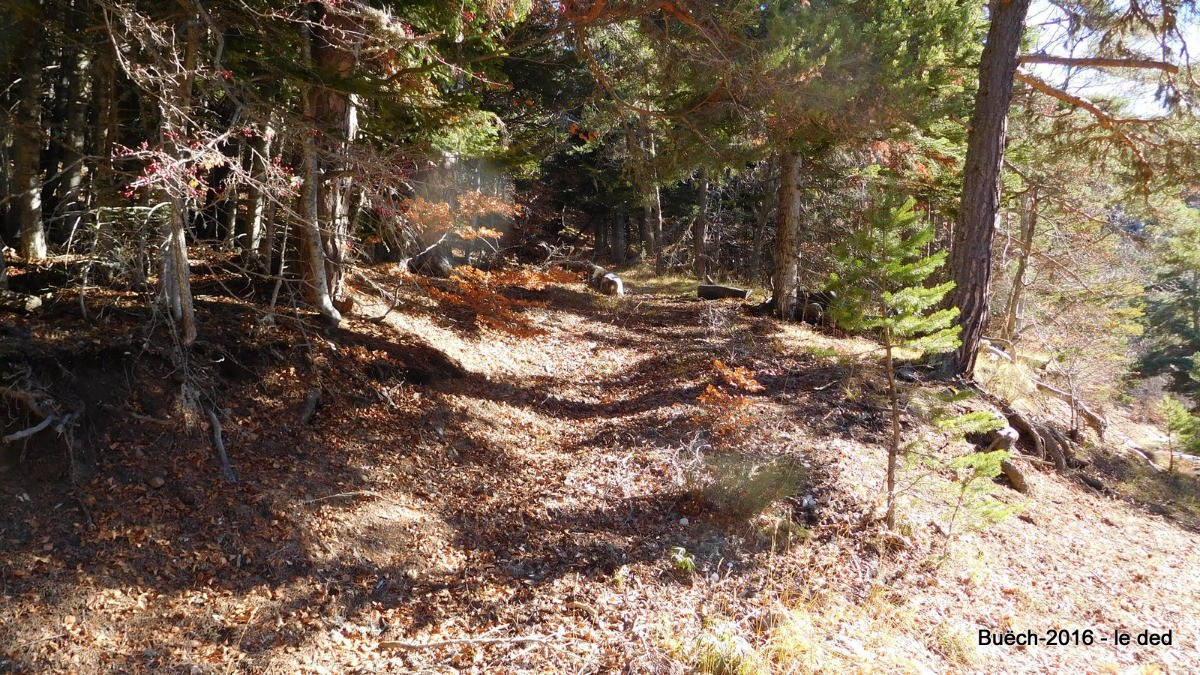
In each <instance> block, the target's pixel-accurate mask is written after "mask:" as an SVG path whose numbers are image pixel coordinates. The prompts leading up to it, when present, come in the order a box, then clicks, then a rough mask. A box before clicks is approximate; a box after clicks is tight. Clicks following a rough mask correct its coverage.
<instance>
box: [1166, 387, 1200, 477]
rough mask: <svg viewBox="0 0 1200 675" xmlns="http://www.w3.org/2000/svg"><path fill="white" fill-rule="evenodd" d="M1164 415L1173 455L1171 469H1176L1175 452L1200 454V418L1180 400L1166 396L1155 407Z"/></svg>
mask: <svg viewBox="0 0 1200 675" xmlns="http://www.w3.org/2000/svg"><path fill="white" fill-rule="evenodd" d="M1155 407H1156V408H1157V410H1158V414H1160V415H1162V417H1163V422H1164V424H1165V426H1166V431H1167V451H1168V452H1170V453H1171V459H1170V462H1171V465H1170V468H1171V469H1174V468H1175V452H1176V451H1177V450H1182V451H1184V452H1189V453H1196V452H1200V418H1197V417H1196V416H1195V415H1193V414H1192V413H1191V411H1189V410H1188V409H1187V406H1185V405H1184V404H1183V402H1182V401H1180V400H1179V399H1178V398H1176V397H1174V396H1172V395H1170V394H1166V395H1165V396H1163V397H1162V399H1161V400H1159V402H1158V404H1157V405H1156V406H1155Z"/></svg>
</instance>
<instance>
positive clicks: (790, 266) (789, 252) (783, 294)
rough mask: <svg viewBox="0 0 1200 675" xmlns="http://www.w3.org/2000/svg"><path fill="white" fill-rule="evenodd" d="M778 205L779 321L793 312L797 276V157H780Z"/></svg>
mask: <svg viewBox="0 0 1200 675" xmlns="http://www.w3.org/2000/svg"><path fill="white" fill-rule="evenodd" d="M779 169H780V171H779V206H778V208H777V209H776V214H775V216H776V226H775V288H774V289H773V290H774V294H775V311H776V312H777V313H778V316H779V317H780V318H782V319H785V320H786V319H791V318H792V315H793V314H794V312H795V305H796V286H797V284H798V283H799V282H798V280H799V276H800V232H799V229H800V207H801V204H800V156H799V155H798V154H797V153H795V152H792V151H787V152H784V153H782V154H780V155H779Z"/></svg>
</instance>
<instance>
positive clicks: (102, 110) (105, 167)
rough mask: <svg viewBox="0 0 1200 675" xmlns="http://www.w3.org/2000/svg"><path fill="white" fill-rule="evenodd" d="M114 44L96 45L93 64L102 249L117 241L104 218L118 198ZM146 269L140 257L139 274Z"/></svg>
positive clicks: (95, 184) (95, 197)
mask: <svg viewBox="0 0 1200 675" xmlns="http://www.w3.org/2000/svg"><path fill="white" fill-rule="evenodd" d="M115 59H116V57H115V55H114V54H113V51H112V45H111V44H110V43H109V42H108V41H107V40H105V41H103V42H101V43H100V44H99V45H98V46H97V54H96V59H95V61H94V62H93V64H92V87H93V96H94V98H95V100H96V126H95V130H94V132H93V133H94V134H95V136H94V140H93V145H94V150H93V152H94V158H93V159H92V160H91V164H90V166H91V168H92V170H93V171H92V172H91V176H90V179H91V186H90V190H91V195H92V207H93V210H94V211H95V214H96V229H97V237H96V241H97V242H98V244H99V246H98V249H99V250H101V251H106V250H108V249H109V248H110V247H111V246H112V244H113V241H114V237H113V236H112V232H111V225H110V224H109V222H108V221H107V220H105V218H104V215H103V214H104V209H103V207H106V206H113V205H114V204H115V201H116V199H117V188H116V181H115V180H114V175H115V171H114V167H113V161H112V150H113V143H114V142H116V139H117V127H118V123H119V119H118V114H119V105H118V102H117V87H116V81H117V65H116V61H115ZM142 273H143V270H142V267H141V262H140V260H139V264H138V270H137V276H138V278H139V280H140V278H141V276H142Z"/></svg>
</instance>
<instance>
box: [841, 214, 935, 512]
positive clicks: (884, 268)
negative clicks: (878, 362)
mask: <svg viewBox="0 0 1200 675" xmlns="http://www.w3.org/2000/svg"><path fill="white" fill-rule="evenodd" d="M915 204H916V202H915V200H913V199H912V198H911V197H909V198H907V199H904V200H900V199H898V198H895V197H886V196H882V197H879V198H878V199H877V200H876V204H875V205H874V206H872V207H871V208H869V209H868V210H867V211H866V213H865V214H864V218H863V224H862V227H860V228H859V229H858V230H857V231H856V232H854V233H853V234H852V235H851V236H850V237H849V238H848V239H847V240H845V241H844V242H842V243H841V244H839V245H838V246H837V247H836V248H835V250H834V255H835V258H836V260H837V261H838V268H839V270H838V271H837V272H836V273H834V274H833V275H832V276H831V277H830V281H829V290H831V291H833V294H834V296H835V300H834V302H833V306H832V307H831V308H830V312H831V314H832V316H833V318H834V320H835V321H836V322H837V324H838V325H839V326H841V327H842V328H846V329H848V330H852V331H857V332H866V333H873V334H874V335H875V336H876V337H877V338H878V340H879V342H880V346H881V347H882V349H883V351H884V367H885V370H886V373H887V380H888V394H889V399H890V403H891V406H890V407H891V426H892V435H891V440H890V443H889V445H888V467H887V525H888V527H889V528H892V527H895V524H896V470H897V463H898V459H899V455H900V397H899V392H898V389H897V386H896V363H895V359H896V350H897V349H899V348H906V349H910V350H915V351H920V352H923V353H926V354H942V353H946V352H950V351H953V350H954V349H955V348H957V347H958V344H959V341H958V326H956V325H954V319H955V318H956V317H957V316H958V309H957V308H950V309H937V307H938V306H939V305H940V304H941V303H942V299H943V298H944V297H945V296H946V294H947V293H948V292H949V291H950V290H951V289H953V288H954V282H947V283H944V284H939V285H936V286H925V285H924V284H925V281H926V280H927V279H928V278H929V277H930V275H932V274H933V273H934V271H936V270H937V269H938V268H939V267H941V266H942V264H943V263H944V262H945V261H946V252H945V251H939V252H937V253H933V254H932V255H926V253H925V251H926V247H927V246H928V244H929V243H930V242H931V241H932V240H933V227H932V226H931V225H929V224H928V223H925V222H922V221H921V219H920V218H919V216H918V215H917V214H916V212H915V211H914V210H913V207H914V205H915Z"/></svg>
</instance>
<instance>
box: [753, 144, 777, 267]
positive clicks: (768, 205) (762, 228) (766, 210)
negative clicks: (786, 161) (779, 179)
mask: <svg viewBox="0 0 1200 675" xmlns="http://www.w3.org/2000/svg"><path fill="white" fill-rule="evenodd" d="M773 163H774V164H776V165H778V163H779V157H778V156H776V157H775V159H774V161H773ZM771 173H772V172H770V171H768V186H770V183H771V182H773V179H772V178H771V176H770V175H769V174H771ZM776 202H778V200H776ZM772 206H773V202H772V201H771V200H770V199H764V200H762V201H761V202H760V203H759V205H758V208H757V209H756V210H755V213H754V244H753V249H752V251H751V254H750V269H749V270H748V274H749V278H750V279H751V280H752V281H753V282H754V283H758V281H759V280H760V279H762V276H763V275H762V250H763V243H764V242H765V241H766V238H767V222H768V221H769V220H770V217H771V209H772Z"/></svg>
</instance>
